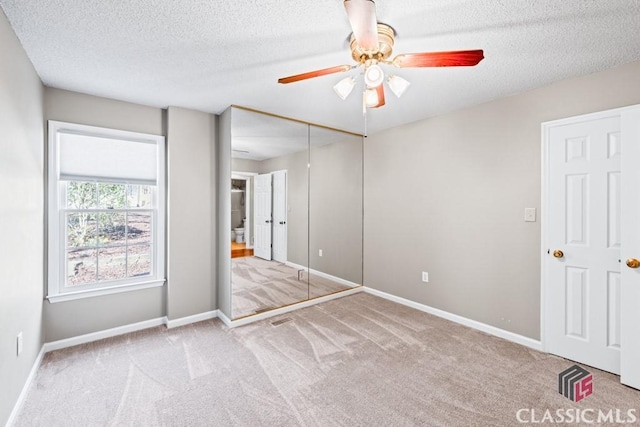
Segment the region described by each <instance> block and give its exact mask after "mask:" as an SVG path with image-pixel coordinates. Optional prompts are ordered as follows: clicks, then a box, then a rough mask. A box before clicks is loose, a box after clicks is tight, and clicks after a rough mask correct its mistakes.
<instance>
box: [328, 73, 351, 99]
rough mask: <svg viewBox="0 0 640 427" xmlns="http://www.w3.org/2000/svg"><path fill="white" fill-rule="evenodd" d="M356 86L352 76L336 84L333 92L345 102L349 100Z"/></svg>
mask: <svg viewBox="0 0 640 427" xmlns="http://www.w3.org/2000/svg"><path fill="white" fill-rule="evenodd" d="M355 85H356V79H355V78H354V77H352V76H349V77H345V78H344V79H342V80H340V81H339V82H338V83H336V84H335V86H334V87H333V90H334V91H336V94H337V95H338V96H339V97H340V98H341V99H342V100H343V101H344V100H345V99H347V97H348V96H349V94H351V91H352V90H353V87H354V86H355Z"/></svg>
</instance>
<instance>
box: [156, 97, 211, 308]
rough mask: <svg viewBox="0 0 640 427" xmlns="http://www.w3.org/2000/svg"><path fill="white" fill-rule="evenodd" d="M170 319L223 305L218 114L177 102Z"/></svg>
mask: <svg viewBox="0 0 640 427" xmlns="http://www.w3.org/2000/svg"><path fill="white" fill-rule="evenodd" d="M167 117H168V120H167V159H168V161H167V168H168V174H167V177H168V180H167V182H168V205H167V209H168V214H167V218H168V233H167V237H168V239H167V244H168V254H167V255H168V257H167V261H168V263H167V264H168V268H167V284H168V288H167V317H168V318H169V320H173V319H178V318H181V317H186V316H191V315H194V314H199V313H204V312H207V311H211V310H214V309H215V308H217V303H216V298H217V297H216V290H215V280H214V276H213V274H214V273H215V271H214V269H215V250H214V249H213V246H214V245H212V242H216V235H215V234H213V231H214V228H215V217H214V211H213V210H212V209H213V208H214V207H215V205H214V204H213V203H214V200H215V198H216V188H215V183H214V182H213V181H212V180H211V176H212V174H213V172H212V170H211V169H212V168H213V165H215V145H214V143H215V138H216V124H215V117H214V116H212V115H211V114H207V113H202V112H198V111H193V110H187V109H183V108H177V107H169V109H168V112H167Z"/></svg>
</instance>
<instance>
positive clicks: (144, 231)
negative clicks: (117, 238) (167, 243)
mask: <svg viewBox="0 0 640 427" xmlns="http://www.w3.org/2000/svg"><path fill="white" fill-rule="evenodd" d="M127 243H128V244H130V245H132V244H140V243H144V244H150V243H151V213H150V212H129V213H128V214H127Z"/></svg>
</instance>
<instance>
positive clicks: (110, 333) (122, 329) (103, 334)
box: [42, 317, 167, 353]
mask: <svg viewBox="0 0 640 427" xmlns="http://www.w3.org/2000/svg"><path fill="white" fill-rule="evenodd" d="M166 322H167V318H166V317H158V318H157V319H151V320H145V321H143V322H138V323H132V324H130V325H124V326H118V327H117V328H111V329H105V330H104V331H98V332H92V333H90V334H85V335H78V336H77V337H72V338H66V339H63V340H58V341H52V342H47V343H44V345H43V346H42V347H43V348H44V352H45V353H48V352H50V351H54V350H60V349H62V348H67V347H73V346H74V345H80V344H86V343H89V342H93V341H98V340H101V339H105V338H111V337H115V336H118V335H123V334H128V333H129V332H135V331H141V330H143V329H148V328H153V327H156V326H161V325H164V324H166Z"/></svg>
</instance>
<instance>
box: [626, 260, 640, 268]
mask: <svg viewBox="0 0 640 427" xmlns="http://www.w3.org/2000/svg"><path fill="white" fill-rule="evenodd" d="M627 267H629V268H638V267H640V261H638V260H637V259H635V258H629V259H628V260H627Z"/></svg>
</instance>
